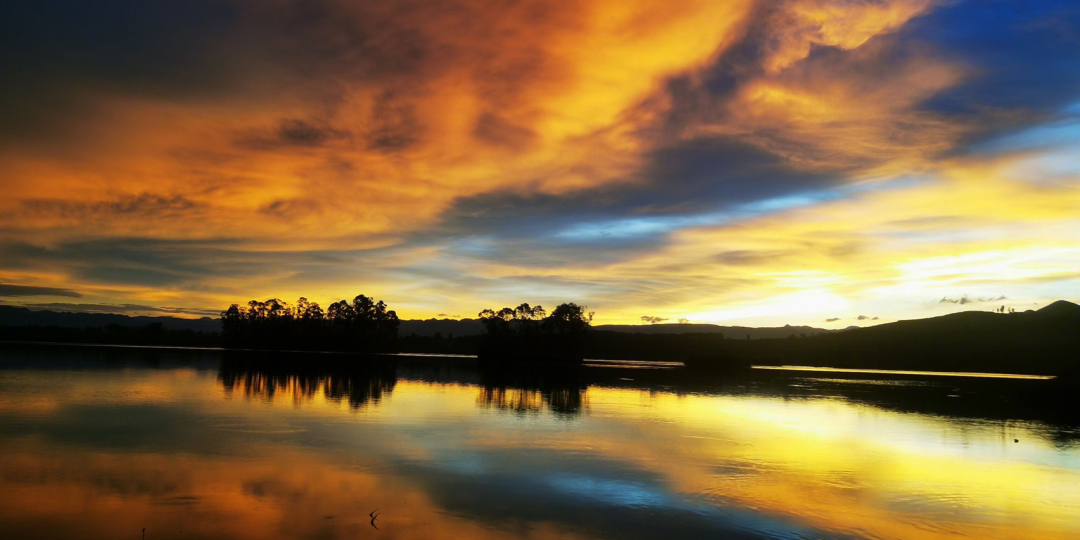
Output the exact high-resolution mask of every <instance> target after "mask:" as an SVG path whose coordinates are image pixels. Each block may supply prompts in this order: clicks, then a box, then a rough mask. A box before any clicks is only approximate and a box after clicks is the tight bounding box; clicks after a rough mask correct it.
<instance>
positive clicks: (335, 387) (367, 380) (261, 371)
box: [218, 354, 397, 410]
mask: <svg viewBox="0 0 1080 540" xmlns="http://www.w3.org/2000/svg"><path fill="white" fill-rule="evenodd" d="M313 356H314V355H310V356H309V355H301V354H296V355H280V356H278V355H271V356H269V357H266V356H260V357H259V358H252V357H250V356H249V355H242V354H238V355H235V356H233V355H229V356H227V357H226V358H224V359H223V360H222V362H221V367H220V369H219V370H218V380H219V381H220V382H221V385H222V387H223V388H224V391H225V395H226V397H231V396H232V395H233V393H235V392H243V396H244V399H258V400H264V401H268V402H273V401H275V400H277V399H290V398H291V399H292V401H293V403H294V404H301V403H304V402H308V401H311V400H313V399H315V398H316V397H317V396H318V395H319V394H320V393H321V394H322V396H323V398H324V399H326V400H327V401H330V402H334V403H341V402H343V401H347V402H348V404H349V407H350V408H351V409H353V410H357V409H360V408H362V407H365V406H366V405H368V404H369V403H374V404H376V405H377V404H378V403H379V400H381V399H382V398H383V395H384V394H385V395H387V396H388V395H389V394H390V393H391V392H393V391H394V385H395V384H397V374H396V370H395V366H394V363H393V361H385V360H368V359H356V358H354V357H334V358H333V359H332V360H326V359H323V358H314V357H313Z"/></svg>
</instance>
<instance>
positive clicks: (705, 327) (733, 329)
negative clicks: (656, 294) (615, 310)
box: [593, 324, 837, 339]
mask: <svg viewBox="0 0 1080 540" xmlns="http://www.w3.org/2000/svg"><path fill="white" fill-rule="evenodd" d="M593 329H595V330H599V331H606V332H621V333H625V334H723V335H724V337H725V338H728V339H777V338H786V337H789V336H792V335H794V336H796V337H799V336H800V335H801V336H814V335H817V334H823V333H827V332H836V331H837V330H826V329H824V328H814V327H812V326H791V325H787V326H778V327H765V328H753V327H749V326H718V325H715V324H599V325H596V326H594V327H593Z"/></svg>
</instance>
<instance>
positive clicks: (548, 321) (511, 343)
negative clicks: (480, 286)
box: [479, 303, 593, 362]
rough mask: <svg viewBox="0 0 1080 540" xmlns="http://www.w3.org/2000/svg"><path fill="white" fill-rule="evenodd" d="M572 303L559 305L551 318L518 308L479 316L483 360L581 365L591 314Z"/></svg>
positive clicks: (533, 308)
mask: <svg viewBox="0 0 1080 540" xmlns="http://www.w3.org/2000/svg"><path fill="white" fill-rule="evenodd" d="M585 310H586V307H585V306H579V305H577V304H574V303H566V304H560V305H559V306H558V307H556V308H555V310H554V311H552V312H551V313H550V314H548V313H547V312H546V311H544V308H543V307H542V306H530V305H529V304H521V305H520V306H518V307H516V308H508V307H507V308H502V309H500V310H499V311H494V310H491V309H485V310H484V311H481V312H480V314H479V317H480V322H481V324H483V325H484V330H485V334H484V336H483V340H482V341H481V343H480V348H479V349H480V350H479V355H480V358H481V359H483V360H497V361H514V360H527V361H562V362H580V361H581V360H582V359H583V358H584V351H585V345H586V342H587V339H588V336H589V328H590V323H591V322H592V317H593V313H592V312H586V311H585Z"/></svg>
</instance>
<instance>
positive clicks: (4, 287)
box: [0, 283, 82, 298]
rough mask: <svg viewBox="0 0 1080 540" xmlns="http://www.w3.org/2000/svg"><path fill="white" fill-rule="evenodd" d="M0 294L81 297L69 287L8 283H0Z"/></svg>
mask: <svg viewBox="0 0 1080 540" xmlns="http://www.w3.org/2000/svg"><path fill="white" fill-rule="evenodd" d="M0 296H66V297H69V298H82V295H81V294H79V293H78V292H76V291H73V290H71V289H61V288H56V287H33V286H29V285H11V284H8V283H0Z"/></svg>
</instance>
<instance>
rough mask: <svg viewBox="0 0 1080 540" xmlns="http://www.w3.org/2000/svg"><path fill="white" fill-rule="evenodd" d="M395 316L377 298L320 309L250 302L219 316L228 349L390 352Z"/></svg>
mask: <svg viewBox="0 0 1080 540" xmlns="http://www.w3.org/2000/svg"><path fill="white" fill-rule="evenodd" d="M399 324H400V321H399V320H398V316H397V313H395V312H394V311H393V310H391V309H388V308H387V305H386V303H385V302H383V301H382V300H378V301H376V300H375V299H374V298H369V297H367V296H364V295H362V294H361V295H358V296H357V297H356V298H353V301H352V303H349V302H348V301H345V300H341V301H338V302H334V303H333V304H330V307H328V308H327V309H326V312H325V313H324V312H323V310H322V307H320V306H319V304H318V303H316V302H310V301H308V299H307V298H300V299H299V300H297V301H296V305H295V306H290V305H289V304H288V303H287V302H285V301H284V300H280V299H278V298H271V299H269V300H267V301H265V302H260V301H258V300H252V301H250V302H248V304H247V307H244V306H241V305H239V304H233V305H231V306H229V309H227V310H225V311H223V312H221V339H222V344H223V345H225V346H226V347H230V348H245V349H278V350H283V349H293V350H318V351H352V352H393V351H395V350H396V348H397V333H398V325H399Z"/></svg>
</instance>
